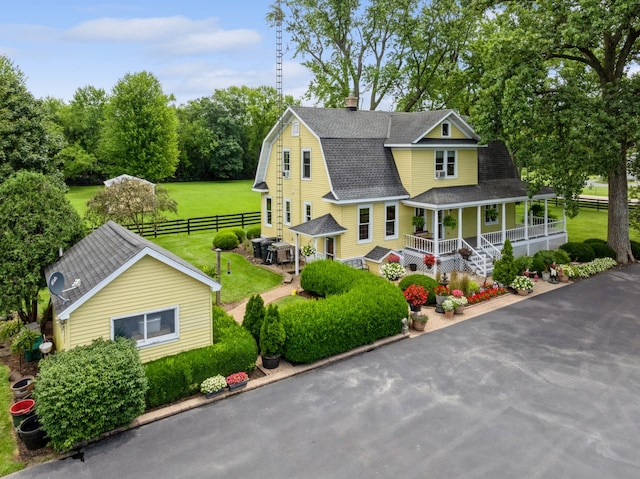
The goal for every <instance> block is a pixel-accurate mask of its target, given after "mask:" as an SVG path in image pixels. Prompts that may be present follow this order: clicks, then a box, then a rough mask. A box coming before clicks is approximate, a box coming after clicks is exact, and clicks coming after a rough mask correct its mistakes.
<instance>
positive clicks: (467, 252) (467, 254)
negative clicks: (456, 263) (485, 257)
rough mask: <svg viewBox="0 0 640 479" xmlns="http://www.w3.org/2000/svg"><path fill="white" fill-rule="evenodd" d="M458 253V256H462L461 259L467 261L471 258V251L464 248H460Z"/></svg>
mask: <svg viewBox="0 0 640 479" xmlns="http://www.w3.org/2000/svg"><path fill="white" fill-rule="evenodd" d="M458 253H460V256H462V258H463V259H469V258H470V257H471V249H470V248H467V247H466V246H464V247H462V248H460V249H459V250H458Z"/></svg>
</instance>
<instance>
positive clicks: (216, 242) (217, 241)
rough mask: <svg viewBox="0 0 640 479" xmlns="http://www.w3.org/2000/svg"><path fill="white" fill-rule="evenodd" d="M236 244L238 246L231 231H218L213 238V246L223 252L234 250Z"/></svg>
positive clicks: (236, 239)
mask: <svg viewBox="0 0 640 479" xmlns="http://www.w3.org/2000/svg"><path fill="white" fill-rule="evenodd" d="M238 244H240V242H239V241H238V237H237V236H236V234H235V233H234V232H233V231H229V230H223V231H220V232H219V233H218V234H217V235H216V237H215V238H213V246H214V247H215V248H220V249H221V250H224V251H228V250H232V249H234V248H236V247H237V246H238Z"/></svg>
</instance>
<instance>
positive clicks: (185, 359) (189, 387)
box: [144, 306, 258, 408]
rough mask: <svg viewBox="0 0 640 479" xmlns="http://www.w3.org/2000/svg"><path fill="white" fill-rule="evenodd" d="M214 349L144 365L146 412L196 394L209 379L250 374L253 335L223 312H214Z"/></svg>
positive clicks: (255, 348) (254, 354) (254, 356)
mask: <svg viewBox="0 0 640 479" xmlns="http://www.w3.org/2000/svg"><path fill="white" fill-rule="evenodd" d="M213 330H214V342H215V344H213V345H212V346H207V347H204V348H199V349H193V350H191V351H185V352H183V353H180V354H176V355H174V356H169V357H166V358H161V359H158V360H156V361H151V362H149V363H146V364H145V365H144V370H145V373H146V375H147V378H148V380H149V390H148V392H147V398H146V399H147V408H153V407H157V406H161V405H163V404H167V403H170V402H173V401H176V400H178V399H181V398H184V397H187V396H190V395H191V394H193V393H195V392H197V391H198V390H199V387H200V383H202V381H204V380H205V379H206V378H208V377H211V376H215V375H217V374H221V375H223V376H228V375H229V374H231V373H234V372H238V371H245V372H247V373H249V372H251V371H252V370H253V368H254V367H255V364H256V359H257V357H258V346H257V344H256V341H255V339H253V336H251V333H250V332H249V331H247V330H246V329H245V328H243V327H242V326H240V325H239V324H238V323H237V322H236V321H235V320H234V319H233V318H232V317H231V316H229V315H228V314H227V313H226V312H225V311H224V310H223V309H221V308H219V307H216V306H214V308H213Z"/></svg>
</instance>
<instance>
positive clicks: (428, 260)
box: [422, 254, 436, 268]
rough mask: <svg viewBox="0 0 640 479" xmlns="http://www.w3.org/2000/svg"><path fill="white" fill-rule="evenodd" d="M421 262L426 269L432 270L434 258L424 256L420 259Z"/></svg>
mask: <svg viewBox="0 0 640 479" xmlns="http://www.w3.org/2000/svg"><path fill="white" fill-rule="evenodd" d="M422 262H423V263H424V265H425V266H427V267H428V268H432V267H433V265H434V264H436V257H435V256H434V255H432V254H425V255H424V258H422Z"/></svg>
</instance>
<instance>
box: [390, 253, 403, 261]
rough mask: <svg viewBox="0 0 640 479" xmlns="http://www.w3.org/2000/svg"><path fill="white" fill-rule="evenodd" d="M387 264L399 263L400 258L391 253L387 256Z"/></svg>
mask: <svg viewBox="0 0 640 479" xmlns="http://www.w3.org/2000/svg"><path fill="white" fill-rule="evenodd" d="M387 262H388V263H399V262H400V256H398V255H397V254H393V253H391V254H390V255H389V256H387Z"/></svg>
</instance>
